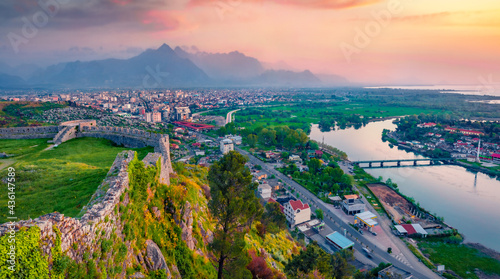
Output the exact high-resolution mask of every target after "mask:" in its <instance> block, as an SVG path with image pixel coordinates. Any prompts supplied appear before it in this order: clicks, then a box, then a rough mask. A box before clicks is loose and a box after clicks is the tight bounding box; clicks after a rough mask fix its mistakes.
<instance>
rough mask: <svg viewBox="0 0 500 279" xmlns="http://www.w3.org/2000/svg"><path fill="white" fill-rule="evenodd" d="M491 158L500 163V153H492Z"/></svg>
mask: <svg viewBox="0 0 500 279" xmlns="http://www.w3.org/2000/svg"><path fill="white" fill-rule="evenodd" d="M491 158H492V159H493V163H497V164H500V154H497V153H493V154H491Z"/></svg>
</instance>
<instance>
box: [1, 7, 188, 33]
mask: <svg viewBox="0 0 500 279" xmlns="http://www.w3.org/2000/svg"><path fill="white" fill-rule="evenodd" d="M187 1H188V0H142V1H141V0H73V1H68V2H67V3H66V4H58V6H57V7H56V8H54V7H53V6H51V8H52V10H53V11H54V12H53V14H51V15H50V18H49V24H47V26H45V27H44V28H47V29H60V30H68V29H71V30H79V29H85V28H88V27H97V26H98V27H105V26H107V25H110V24H122V25H126V26H127V28H130V29H136V30H158V29H162V28H163V30H172V29H175V28H177V27H179V24H178V22H176V19H175V16H174V15H173V14H171V15H168V16H166V15H164V16H163V17H158V16H157V14H155V13H162V12H166V11H172V13H175V12H177V11H179V10H180V9H183V8H184V7H185V5H186V3H187ZM36 3H37V1H32V0H17V1H16V0H2V1H1V2H0V26H1V27H0V28H1V29H4V30H5V29H18V28H21V27H22V25H23V21H22V18H23V17H25V18H28V19H31V18H32V17H33V15H35V13H37V12H44V10H45V9H44V7H43V5H42V6H41V5H38V4H36ZM40 3H58V2H57V1H50V0H42V1H40Z"/></svg>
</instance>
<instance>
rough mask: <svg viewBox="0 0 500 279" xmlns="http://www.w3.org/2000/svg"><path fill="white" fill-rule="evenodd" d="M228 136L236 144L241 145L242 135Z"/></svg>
mask: <svg viewBox="0 0 500 279" xmlns="http://www.w3.org/2000/svg"><path fill="white" fill-rule="evenodd" d="M228 138H229V139H231V140H232V141H233V142H234V144H236V145H241V141H242V138H241V137H240V136H229V137H228Z"/></svg>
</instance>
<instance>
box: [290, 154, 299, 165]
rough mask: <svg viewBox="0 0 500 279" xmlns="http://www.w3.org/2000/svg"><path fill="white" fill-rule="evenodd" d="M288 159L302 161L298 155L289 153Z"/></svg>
mask: <svg viewBox="0 0 500 279" xmlns="http://www.w3.org/2000/svg"><path fill="white" fill-rule="evenodd" d="M288 160H289V161H290V162H297V163H302V159H301V158H300V156H299V155H290V157H288Z"/></svg>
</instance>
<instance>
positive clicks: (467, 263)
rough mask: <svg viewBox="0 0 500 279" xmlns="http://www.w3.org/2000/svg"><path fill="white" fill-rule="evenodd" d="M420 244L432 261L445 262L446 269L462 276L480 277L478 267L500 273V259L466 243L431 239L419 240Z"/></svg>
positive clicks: (488, 271) (486, 271) (487, 271)
mask: <svg viewBox="0 0 500 279" xmlns="http://www.w3.org/2000/svg"><path fill="white" fill-rule="evenodd" d="M418 246H419V248H420V249H421V250H422V252H423V253H425V254H429V255H430V257H429V258H430V260H431V261H433V262H434V263H436V264H444V265H445V266H446V269H451V270H453V271H454V272H455V273H456V274H457V275H459V276H460V277H462V278H473V279H475V278H478V277H477V276H476V275H475V274H474V269H476V268H478V269H480V270H482V271H483V272H485V273H486V274H497V275H500V261H498V260H496V259H493V258H491V257H489V256H487V255H485V254H483V253H481V252H480V251H479V250H477V249H474V248H471V247H468V246H466V245H464V244H447V243H443V242H440V241H437V240H432V239H430V240H422V241H419V244H418Z"/></svg>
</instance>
